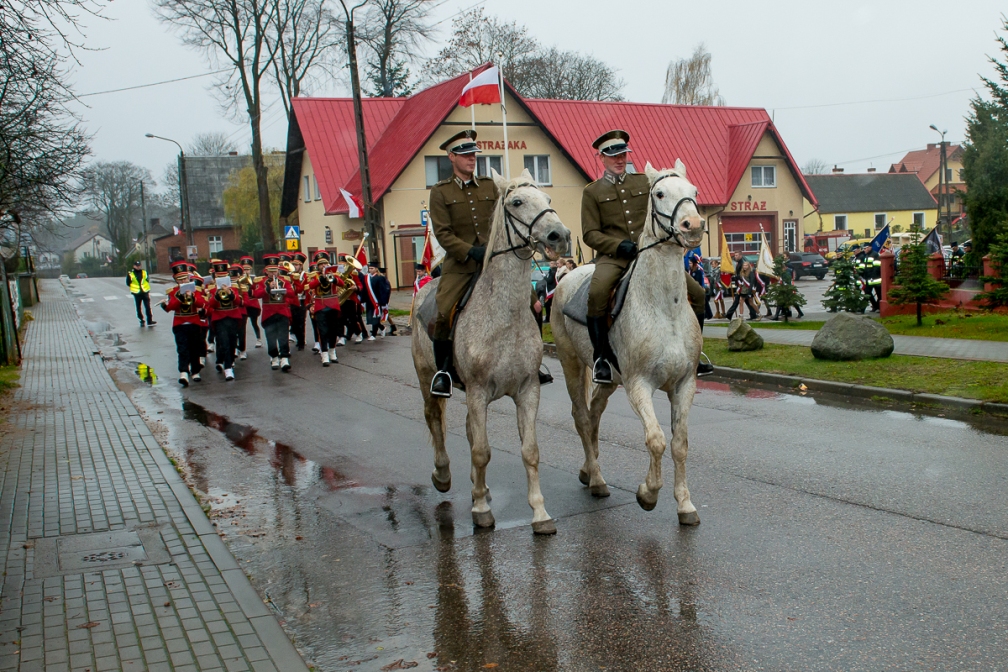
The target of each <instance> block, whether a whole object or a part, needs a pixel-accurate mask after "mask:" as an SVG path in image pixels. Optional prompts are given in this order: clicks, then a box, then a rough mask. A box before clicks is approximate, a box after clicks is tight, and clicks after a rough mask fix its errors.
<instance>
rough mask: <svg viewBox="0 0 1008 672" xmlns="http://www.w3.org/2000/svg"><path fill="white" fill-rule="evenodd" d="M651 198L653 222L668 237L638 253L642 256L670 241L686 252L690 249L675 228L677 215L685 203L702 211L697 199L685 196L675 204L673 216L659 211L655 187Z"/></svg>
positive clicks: (651, 191) (651, 192)
mask: <svg viewBox="0 0 1008 672" xmlns="http://www.w3.org/2000/svg"><path fill="white" fill-rule="evenodd" d="M666 177H679V176H678V175H667V176H666ZM662 179H665V178H664V177H663V178H662ZM660 181H661V180H659V182H660ZM657 184H658V183H657V182H656V183H655V186H657ZM649 196H650V198H651V221H652V222H653V223H655V224H657V225H658V228H660V229H661V230H662V231H664V232H665V233H666V234H667V235H666V237H665V238H660V239H658V240H656V241H655V242H653V243H651V244H650V245H647V246H645V247H642V248H641V249H639V250H638V251H637V254H640V253H641V252H644V251H645V250H650V249H651V248H652V247H657V246H658V245H661V244H663V243H667V242H669V241H670V240H674V241H675V242H676V245H678V246H679V247H681V248H683V249H684V250H687V249H689V247H688V246H687V245H686V242H685V241H684V240H683V239H682V235H681V234H680V233H679V232H678V231H677V230H676V226H675V223H676V215H677V214H678V213H679V208H680V206H682V204H683V203H692V204H693V207H694V208H696V209H697V212H699V211H700V207H699V206H698V205H697V202H696V199H694V198H692V197H690V196H683V197H682V198H680V199H679V202H678V203H676V204H675V207H674V208H672V214H671V215H666V214H665V213H664V212H659V211H658V202H657V201H656V200H655V196H654V187H651V190H650V193H649ZM662 218H665V219H667V220H668V222H669V223H668V226H666V225H665V223H664V222H663V221H662ZM704 227H705V228H706V222H705V223H704Z"/></svg>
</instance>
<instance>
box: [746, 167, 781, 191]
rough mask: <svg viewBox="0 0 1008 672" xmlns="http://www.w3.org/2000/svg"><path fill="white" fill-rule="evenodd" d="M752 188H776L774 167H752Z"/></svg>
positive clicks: (775, 170)
mask: <svg viewBox="0 0 1008 672" xmlns="http://www.w3.org/2000/svg"><path fill="white" fill-rule="evenodd" d="M752 186H754V187H757V188H762V189H766V188H769V187H776V186H777V168H775V167H774V166H753V167H752Z"/></svg>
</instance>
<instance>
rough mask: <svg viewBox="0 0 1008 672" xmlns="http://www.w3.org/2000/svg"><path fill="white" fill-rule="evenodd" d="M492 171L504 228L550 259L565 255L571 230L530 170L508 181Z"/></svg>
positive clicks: (516, 241)
mask: <svg viewBox="0 0 1008 672" xmlns="http://www.w3.org/2000/svg"><path fill="white" fill-rule="evenodd" d="M492 172H493V179H494V183H495V184H496V185H497V189H498V191H500V193H501V207H502V208H503V214H504V215H505V217H504V219H505V222H504V225H505V226H508V227H512V230H513V232H514V233H516V234H517V235H518V238H519V239H520V238H524V239H527V240H528V243H529V245H530V246H532V247H534V248H535V249H536V250H537V251H539V252H541V253H542V254H544V255H546V256H547V257H548V258H550V259H556V258H557V257H561V256H564V255H565V254H568V253H569V252H570V246H571V239H570V229H568V228H567V227H566V226H564V224H563V222H561V221H560V217H558V216H557V214H556V212H555V211H554V210H553V208H551V207H550V197H549V196H548V195H547V194H546V192H544V191H543V190H541V189H540V188H539V186H538V185H537V184H536V183H535V180H534V179H533V178H532V175H531V174H530V173H529V171H528V170H527V169H526V170H524V171H522V174H521V175H519V176H518V177H517V178H515V179H513V180H510V181H508V180H506V179H504V178H503V177H501V176H500V175H498V174H497V172H496V171H492ZM509 235H510V234H509ZM518 242H520V240H514V241H513V242H512V245H514V244H517V243H518Z"/></svg>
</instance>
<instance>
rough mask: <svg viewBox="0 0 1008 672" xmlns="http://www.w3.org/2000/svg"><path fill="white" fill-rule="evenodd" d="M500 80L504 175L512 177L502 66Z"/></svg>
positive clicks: (508, 177)
mask: <svg viewBox="0 0 1008 672" xmlns="http://www.w3.org/2000/svg"><path fill="white" fill-rule="evenodd" d="M497 73H498V82H499V84H500V99H501V120H502V122H503V124H504V177H506V178H507V179H509V180H510V179H511V160H510V158H509V154H508V137H507V106H506V105H505V104H504V70H503V69H501V68H498V69H497Z"/></svg>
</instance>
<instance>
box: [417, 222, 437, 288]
mask: <svg viewBox="0 0 1008 672" xmlns="http://www.w3.org/2000/svg"><path fill="white" fill-rule="evenodd" d="M427 233H428V235H427V237H426V238H425V239H424V246H423V254H422V255H420V263H421V264H423V265H424V268H426V269H427V272H428V273H430V270H431V262H432V261H434V250H432V249H431V244H430V231H428V232H427ZM418 289H419V288H418Z"/></svg>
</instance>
